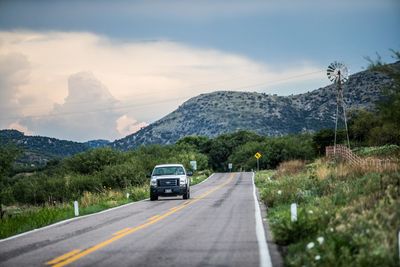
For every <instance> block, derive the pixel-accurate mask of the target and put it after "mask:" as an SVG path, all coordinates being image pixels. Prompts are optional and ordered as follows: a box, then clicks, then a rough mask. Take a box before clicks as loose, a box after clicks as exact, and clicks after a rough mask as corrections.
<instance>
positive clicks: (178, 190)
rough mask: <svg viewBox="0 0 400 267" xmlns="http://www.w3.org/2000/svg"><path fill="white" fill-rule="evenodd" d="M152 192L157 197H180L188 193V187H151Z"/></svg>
mask: <svg viewBox="0 0 400 267" xmlns="http://www.w3.org/2000/svg"><path fill="white" fill-rule="evenodd" d="M150 192H151V193H152V194H155V195H157V196H178V195H183V194H185V193H186V192H187V186H186V185H185V186H168V187H166V186H162V187H155V186H151V187H150Z"/></svg>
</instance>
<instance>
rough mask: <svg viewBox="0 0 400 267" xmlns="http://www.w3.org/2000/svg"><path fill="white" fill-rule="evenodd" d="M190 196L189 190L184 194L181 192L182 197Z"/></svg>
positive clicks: (187, 197)
mask: <svg viewBox="0 0 400 267" xmlns="http://www.w3.org/2000/svg"><path fill="white" fill-rule="evenodd" d="M189 198H190V191H189V190H187V191H186V193H185V194H183V199H189Z"/></svg>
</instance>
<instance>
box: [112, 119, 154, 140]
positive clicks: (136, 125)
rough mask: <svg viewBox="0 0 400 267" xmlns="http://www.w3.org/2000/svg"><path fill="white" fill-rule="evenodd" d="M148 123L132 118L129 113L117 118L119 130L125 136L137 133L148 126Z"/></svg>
mask: <svg viewBox="0 0 400 267" xmlns="http://www.w3.org/2000/svg"><path fill="white" fill-rule="evenodd" d="M147 125H148V124H147V123H145V122H138V121H137V120H135V119H132V118H130V117H128V116H127V115H123V116H121V117H120V118H118V120H117V130H118V132H119V133H120V134H121V135H123V136H126V135H128V134H131V133H135V132H137V131H139V130H140V129H142V128H144V127H146V126H147Z"/></svg>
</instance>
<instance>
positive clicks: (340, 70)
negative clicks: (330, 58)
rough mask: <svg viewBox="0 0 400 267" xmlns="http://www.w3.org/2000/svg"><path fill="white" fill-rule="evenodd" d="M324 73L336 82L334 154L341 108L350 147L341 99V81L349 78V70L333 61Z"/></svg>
mask: <svg viewBox="0 0 400 267" xmlns="http://www.w3.org/2000/svg"><path fill="white" fill-rule="evenodd" d="M326 74H327V75H328V79H329V80H331V81H332V82H333V83H335V84H336V90H337V92H336V93H337V94H336V118H335V143H334V148H333V153H334V154H335V155H336V142H337V128H338V121H339V116H340V115H339V109H340V108H341V109H342V111H343V119H344V125H345V127H346V135H347V146H348V147H349V148H350V140H349V130H348V128H347V119H346V106H345V103H344V99H343V87H342V85H343V83H345V82H346V81H347V80H348V79H349V71H348V69H347V67H346V65H344V64H343V63H341V62H337V61H334V62H333V63H331V64H330V65H329V66H328V69H327V70H326Z"/></svg>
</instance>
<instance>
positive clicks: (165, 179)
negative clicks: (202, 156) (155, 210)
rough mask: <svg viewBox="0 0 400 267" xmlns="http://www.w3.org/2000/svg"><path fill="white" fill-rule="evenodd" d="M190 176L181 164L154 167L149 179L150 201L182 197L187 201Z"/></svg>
mask: <svg viewBox="0 0 400 267" xmlns="http://www.w3.org/2000/svg"><path fill="white" fill-rule="evenodd" d="M190 175H191V174H190V173H187V172H186V170H185V167H184V166H183V165H182V164H162V165H157V166H155V167H154V169H153V172H152V174H151V178H150V200H151V201H154V200H158V197H159V196H183V199H189V198H190V179H189V176H190Z"/></svg>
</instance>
